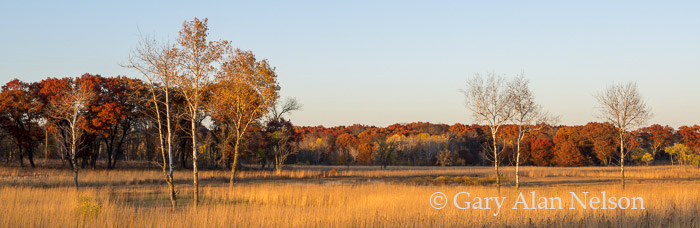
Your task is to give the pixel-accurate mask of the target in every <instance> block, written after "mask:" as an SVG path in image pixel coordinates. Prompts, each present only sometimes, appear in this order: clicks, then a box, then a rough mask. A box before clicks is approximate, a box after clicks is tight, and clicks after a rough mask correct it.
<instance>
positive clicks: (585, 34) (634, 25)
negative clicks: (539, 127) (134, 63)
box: [0, 0, 700, 127]
mask: <svg viewBox="0 0 700 228" xmlns="http://www.w3.org/2000/svg"><path fill="white" fill-rule="evenodd" d="M194 17H198V18H208V19H209V29H210V34H209V35H210V39H212V40H219V39H224V40H230V41H231V42H232V44H233V46H234V47H237V48H241V49H244V50H252V51H253V53H255V55H256V56H257V57H258V58H267V59H268V60H269V61H270V63H271V65H273V66H275V67H276V72H277V74H278V81H279V84H280V86H281V91H280V95H281V96H282V97H295V98H297V99H298V100H299V101H300V102H301V103H303V105H304V107H303V110H302V111H298V112H296V113H293V114H292V115H291V116H290V118H291V120H292V122H293V123H294V124H295V125H304V126H316V125H324V126H337V125H351V124H355V123H359V124H366V125H375V126H387V125H390V124H393V123H410V122H416V121H423V122H431V123H445V124H454V123H464V124H471V123H474V119H473V118H472V115H471V113H470V111H469V110H468V109H467V108H466V107H465V106H464V101H465V99H464V95H463V94H462V93H460V92H459V91H460V89H464V88H466V80H467V78H469V77H472V76H474V75H475V74H476V73H481V74H486V73H488V72H494V73H497V74H502V75H506V76H514V75H516V74H518V73H520V72H524V73H525V76H526V77H527V78H529V79H530V86H531V89H532V91H533V92H534V94H535V96H536V101H537V102H538V103H540V104H541V105H542V106H543V107H544V109H546V110H548V111H549V112H551V113H553V114H556V115H559V116H560V117H561V119H560V124H566V125H579V124H586V123H588V122H592V121H601V120H600V119H598V118H597V117H596V113H597V107H598V105H597V103H596V100H595V98H594V95H595V94H596V93H598V92H600V91H602V90H603V89H605V88H606V87H608V86H610V85H612V84H614V83H625V82H628V81H635V82H637V84H638V86H639V89H640V91H641V93H642V95H643V96H644V98H645V99H646V101H647V104H648V105H649V106H650V107H651V108H652V112H653V113H654V116H653V117H652V118H651V119H650V120H649V121H648V123H649V124H652V123H658V124H662V125H670V126H672V127H678V126H681V125H692V124H700V123H699V122H700V121H698V120H699V117H700V93H699V92H698V86H699V85H700V2H698V1H580V2H573V1H217V2H200V1H196V2H195V1H163V2H158V1H148V2H141V1H111V2H102V1H44V2H42V1H4V0H3V1H1V2H0V31H2V33H1V34H0V79H1V80H2V81H3V83H4V82H7V81H10V80H11V79H13V78H19V79H21V80H24V81H29V82H31V81H40V80H41V79H43V78H46V77H77V76H80V75H82V74H83V73H92V74H100V75H102V76H116V75H125V76H129V77H135V78H138V77H140V75H139V74H138V73H137V72H134V71H132V70H129V69H125V68H122V67H120V64H123V63H126V60H127V58H128V56H129V52H130V51H131V50H133V49H134V48H135V47H136V46H137V44H138V41H139V39H140V37H142V36H144V35H149V36H154V37H156V38H157V39H158V40H160V41H167V40H170V41H173V40H175V38H176V37H177V34H178V31H179V30H180V28H181V26H182V22H183V21H186V20H192V19H193V18H194Z"/></svg>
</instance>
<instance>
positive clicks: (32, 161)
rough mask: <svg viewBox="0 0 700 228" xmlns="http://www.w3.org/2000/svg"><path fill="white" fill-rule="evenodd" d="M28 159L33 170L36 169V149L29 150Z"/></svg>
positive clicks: (30, 148)
mask: <svg viewBox="0 0 700 228" xmlns="http://www.w3.org/2000/svg"><path fill="white" fill-rule="evenodd" d="M27 159H29V165H30V166H31V167H32V168H36V165H34V149H33V148H32V147H31V145H30V147H29V148H28V149H27Z"/></svg>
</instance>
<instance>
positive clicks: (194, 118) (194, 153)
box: [192, 113, 199, 207]
mask: <svg viewBox="0 0 700 228" xmlns="http://www.w3.org/2000/svg"><path fill="white" fill-rule="evenodd" d="M196 121H197V115H196V114H195V113H193V114H192V175H194V177H193V178H194V179H193V180H194V205H195V207H196V206H197V204H199V173H198V172H197V127H196V126H197V122H196Z"/></svg>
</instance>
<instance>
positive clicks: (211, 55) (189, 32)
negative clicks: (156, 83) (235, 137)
mask: <svg viewBox="0 0 700 228" xmlns="http://www.w3.org/2000/svg"><path fill="white" fill-rule="evenodd" d="M208 31H209V28H208V27H207V19H204V20H199V19H198V18H195V19H194V20H192V21H185V22H184V23H183V24H182V30H180V36H179V37H178V39H177V42H178V46H177V61H178V67H179V68H178V74H176V75H175V77H174V78H175V80H174V82H175V83H176V84H177V86H178V87H179V88H178V89H179V91H180V92H181V93H182V96H183V97H184V99H185V101H186V103H187V104H186V107H187V108H186V111H185V114H186V116H187V117H188V118H189V120H190V123H191V128H190V137H191V138H192V174H193V184H194V203H195V206H196V205H197V204H198V202H199V174H198V172H197V154H198V152H197V146H198V145H197V129H198V126H199V124H198V123H199V122H200V121H201V120H202V118H203V115H202V111H203V110H202V108H203V106H204V100H205V99H204V98H205V93H206V89H207V88H208V87H209V86H210V84H211V83H212V80H213V75H214V74H215V72H216V71H217V69H216V64H217V63H218V62H219V61H220V60H221V58H222V56H223V53H224V50H225V49H226V47H227V46H228V42H227V41H207V36H208Z"/></svg>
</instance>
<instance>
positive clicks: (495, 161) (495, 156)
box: [491, 132, 501, 193]
mask: <svg viewBox="0 0 700 228" xmlns="http://www.w3.org/2000/svg"><path fill="white" fill-rule="evenodd" d="M491 137H492V138H493V166H494V168H495V169H496V187H497V188H498V192H499V193H500V192H501V175H500V173H499V172H498V150H497V149H498V148H497V147H496V133H495V132H494V133H491Z"/></svg>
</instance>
